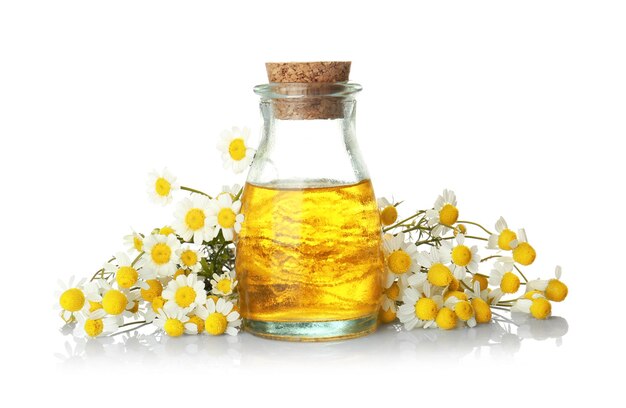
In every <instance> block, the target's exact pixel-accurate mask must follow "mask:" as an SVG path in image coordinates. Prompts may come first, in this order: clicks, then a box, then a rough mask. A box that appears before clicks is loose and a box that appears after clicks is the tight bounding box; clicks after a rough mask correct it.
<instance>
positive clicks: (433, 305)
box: [378, 190, 568, 330]
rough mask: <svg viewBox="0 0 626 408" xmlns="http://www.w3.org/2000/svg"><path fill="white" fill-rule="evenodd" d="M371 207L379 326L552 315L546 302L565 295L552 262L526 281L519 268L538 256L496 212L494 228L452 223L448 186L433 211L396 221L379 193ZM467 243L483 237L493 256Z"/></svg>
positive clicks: (453, 205) (443, 325) (454, 212)
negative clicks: (375, 210)
mask: <svg viewBox="0 0 626 408" xmlns="http://www.w3.org/2000/svg"><path fill="white" fill-rule="evenodd" d="M378 206H379V209H380V214H381V220H382V224H383V233H384V234H385V235H384V250H385V265H386V269H387V280H386V286H385V293H384V295H383V301H382V307H381V310H380V315H379V320H380V321H381V322H383V323H390V322H393V321H395V320H396V319H399V320H400V322H401V323H402V324H403V325H404V327H405V328H406V329H408V330H411V329H414V328H416V327H423V328H429V327H431V328H440V329H444V330H448V329H453V328H455V327H459V326H469V327H474V326H476V324H480V323H488V322H490V321H491V319H492V309H503V310H511V311H513V312H522V313H527V314H529V315H531V316H532V317H534V318H536V319H546V318H548V317H549V316H550V315H551V313H552V304H551V303H550V302H551V301H552V302H561V301H563V300H564V299H565V298H566V296H567V292H568V289H567V286H566V285H565V284H564V283H563V282H562V281H561V280H560V278H561V268H560V267H559V266H557V267H556V272H555V277H554V278H553V279H549V280H541V279H536V280H530V281H529V280H528V279H527V278H526V276H525V275H524V273H523V272H522V267H525V266H528V265H531V264H532V263H533V262H534V261H535V258H536V255H537V254H536V251H535V249H534V248H533V246H532V245H531V244H530V243H529V242H528V239H527V237H526V232H525V231H524V229H519V230H518V231H517V232H515V231H514V230H512V229H510V228H509V226H508V225H507V223H506V221H505V220H504V218H502V217H501V218H500V219H498V221H497V222H496V224H495V232H491V231H490V230H488V229H487V228H485V227H483V226H482V225H480V224H478V223H475V222H471V221H459V210H458V208H457V200H456V195H455V194H454V192H453V191H449V190H444V192H443V194H442V195H440V196H439V197H438V198H437V200H436V201H435V204H434V208H432V209H430V210H421V211H417V212H416V213H415V214H413V215H411V216H410V217H408V218H405V219H403V220H401V221H397V219H398V211H397V207H398V203H395V204H394V203H391V202H389V201H388V200H387V199H385V198H382V199H379V200H378ZM468 226H470V227H474V228H476V229H478V230H479V235H468V231H467V229H468ZM480 234H487V236H480ZM469 240H477V241H483V242H484V243H485V244H486V245H485V249H487V250H490V251H492V252H493V254H491V255H489V256H487V257H481V256H480V255H479V253H478V246H477V245H473V246H469V245H468V241H469ZM420 248H425V249H427V250H423V251H420V250H419V249H420ZM489 260H492V261H493V264H492V265H491V272H490V273H489V275H486V274H481V273H480V272H479V265H481V264H482V263H484V262H486V261H489ZM522 280H523V281H522ZM490 285H491V286H492V287H493V288H490V287H489V286H490ZM522 288H524V289H525V290H522ZM505 297H506V298H505Z"/></svg>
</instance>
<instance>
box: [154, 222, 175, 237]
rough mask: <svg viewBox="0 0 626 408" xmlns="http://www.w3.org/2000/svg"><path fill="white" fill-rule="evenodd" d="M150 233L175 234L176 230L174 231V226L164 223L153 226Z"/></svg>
mask: <svg viewBox="0 0 626 408" xmlns="http://www.w3.org/2000/svg"><path fill="white" fill-rule="evenodd" d="M152 233H153V234H161V235H165V236H168V235H170V234H176V231H174V228H172V227H170V226H169V225H164V226H162V227H161V228H155V230H154V231H153V232H152Z"/></svg>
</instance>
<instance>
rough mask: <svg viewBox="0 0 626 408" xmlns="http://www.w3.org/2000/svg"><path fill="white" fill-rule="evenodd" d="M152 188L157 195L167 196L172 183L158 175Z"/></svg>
mask: <svg viewBox="0 0 626 408" xmlns="http://www.w3.org/2000/svg"><path fill="white" fill-rule="evenodd" d="M154 189H155V191H156V193H157V194H158V195H160V196H161V197H167V196H168V195H169V194H170V190H171V189H172V185H171V184H170V182H169V181H167V180H166V179H164V178H163V177H159V178H158V179H157V180H156V182H155V183H154Z"/></svg>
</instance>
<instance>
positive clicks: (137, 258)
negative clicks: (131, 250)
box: [130, 251, 145, 266]
mask: <svg viewBox="0 0 626 408" xmlns="http://www.w3.org/2000/svg"><path fill="white" fill-rule="evenodd" d="M143 254H145V252H144V251H141V252H140V253H139V255H137V257H136V258H135V260H134V261H133V263H131V264H130V266H135V264H136V263H137V261H138V260H139V259H140V258H141V256H142V255H143Z"/></svg>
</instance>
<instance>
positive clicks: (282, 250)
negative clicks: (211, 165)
mask: <svg viewBox="0 0 626 408" xmlns="http://www.w3.org/2000/svg"><path fill="white" fill-rule="evenodd" d="M254 90H255V92H256V93H257V94H258V95H260V96H261V113H262V115H263V120H264V127H263V135H262V140H261V143H260V146H259V149H258V151H257V153H256V156H255V158H254V161H253V164H252V167H251V169H250V172H249V174H248V178H247V182H246V185H245V187H244V191H243V194H242V212H243V214H244V215H245V222H244V223H243V227H242V230H241V233H240V235H239V239H238V243H237V257H236V271H237V277H238V281H239V296H240V300H239V302H240V303H239V308H240V313H241V315H242V317H243V319H244V328H245V329H246V330H247V331H249V332H251V333H253V334H256V335H260V336H264V337H269V338H276V339H284V340H296V341H316V340H334V339H341V338H351V337H357V336H361V335H364V334H367V333H370V332H372V331H374V330H375V329H376V326H377V316H378V309H379V302H380V297H381V294H382V287H383V277H384V272H383V271H384V267H383V262H384V261H383V253H382V239H381V224H380V215H379V211H378V208H377V205H376V199H375V195H374V190H373V188H372V183H371V181H370V178H369V175H368V172H367V169H366V166H365V163H364V162H363V160H362V158H361V154H360V152H359V149H358V146H357V142H356V137H355V107H356V101H355V94H356V93H357V92H359V91H360V90H361V86H360V85H358V84H354V83H348V82H343V83H270V84H265V85H259V86H257V87H255V89H254Z"/></svg>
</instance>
